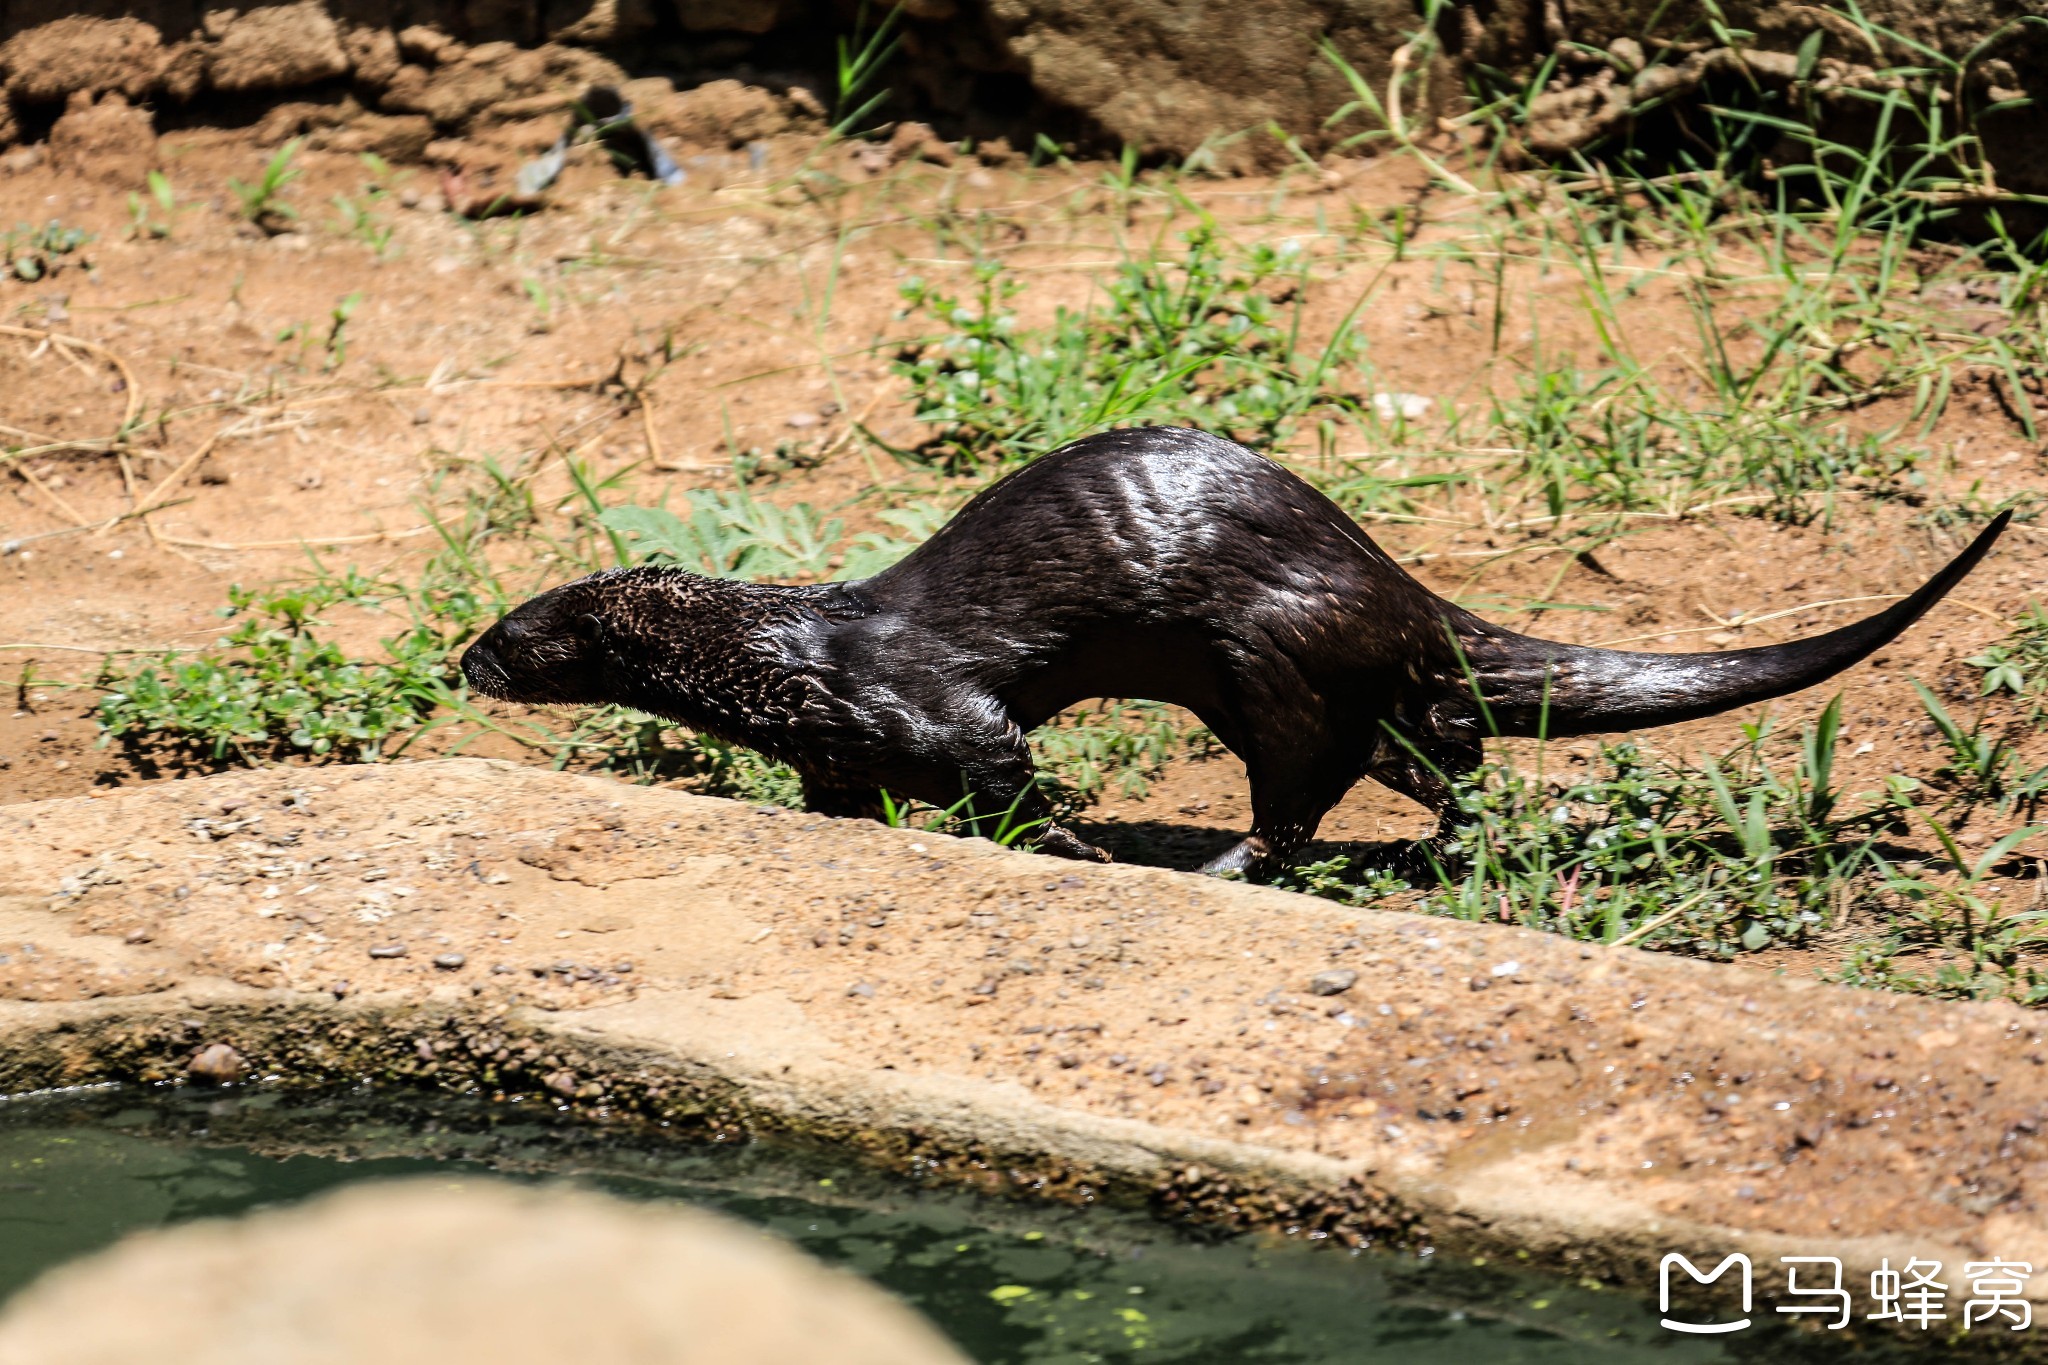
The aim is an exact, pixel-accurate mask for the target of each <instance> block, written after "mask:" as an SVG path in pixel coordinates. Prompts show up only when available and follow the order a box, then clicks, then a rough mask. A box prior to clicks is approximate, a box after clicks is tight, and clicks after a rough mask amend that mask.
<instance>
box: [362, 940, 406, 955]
mask: <svg viewBox="0 0 2048 1365" xmlns="http://www.w3.org/2000/svg"><path fill="white" fill-rule="evenodd" d="M370 956H371V957H404V956H405V945H404V944H403V943H380V944H378V945H377V946H376V947H374V948H372V949H370Z"/></svg>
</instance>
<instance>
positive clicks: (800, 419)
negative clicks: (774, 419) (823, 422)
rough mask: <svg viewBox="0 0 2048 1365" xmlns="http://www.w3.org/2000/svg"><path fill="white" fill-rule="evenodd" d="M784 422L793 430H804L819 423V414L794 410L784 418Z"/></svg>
mask: <svg viewBox="0 0 2048 1365" xmlns="http://www.w3.org/2000/svg"><path fill="white" fill-rule="evenodd" d="M782 424H783V425H784V426H786V427H789V428H791V429H793V430H796V431H803V430H806V429H807V428H810V427H814V426H816V425H818V414H817V413H815V412H792V413H791V414H790V415H789V416H787V417H785V418H784V419H783V420H782Z"/></svg>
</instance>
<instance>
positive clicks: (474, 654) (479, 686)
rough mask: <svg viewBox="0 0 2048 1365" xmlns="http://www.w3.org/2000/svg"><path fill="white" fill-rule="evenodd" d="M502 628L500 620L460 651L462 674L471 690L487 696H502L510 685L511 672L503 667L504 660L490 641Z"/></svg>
mask: <svg viewBox="0 0 2048 1365" xmlns="http://www.w3.org/2000/svg"><path fill="white" fill-rule="evenodd" d="M503 629H504V624H503V623H502V622H500V623H499V624H498V625H496V626H493V627H492V628H491V629H490V630H487V631H485V632H484V633H483V635H482V636H481V637H480V638H479V639H477V641H476V642H475V643H474V644H472V645H470V647H469V648H468V649H465V650H463V651H462V676H463V678H464V679H465V680H466V681H467V682H468V683H469V685H470V688H471V690H473V691H476V692H481V693H483V694H484V695H485V696H487V697H498V696H503V695H504V694H505V692H506V691H507V690H508V689H509V688H510V687H511V685H512V677H511V674H510V673H508V672H507V671H506V669H505V661H504V659H503V658H501V657H500V656H499V654H498V651H497V648H496V647H495V645H494V644H493V643H492V637H493V636H495V635H497V634H498V633H499V632H500V631H502V630H503Z"/></svg>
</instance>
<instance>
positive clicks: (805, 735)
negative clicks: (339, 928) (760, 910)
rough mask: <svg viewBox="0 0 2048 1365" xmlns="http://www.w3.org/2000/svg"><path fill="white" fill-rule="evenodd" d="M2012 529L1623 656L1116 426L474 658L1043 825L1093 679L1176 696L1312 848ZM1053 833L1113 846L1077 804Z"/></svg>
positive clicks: (1979, 552)
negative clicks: (1345, 801)
mask: <svg viewBox="0 0 2048 1365" xmlns="http://www.w3.org/2000/svg"><path fill="white" fill-rule="evenodd" d="M2004 526H2005V518H2004V517H2002V516H2001V517H2000V518H1999V519H1998V520H1997V521H1995V522H1993V523H1992V525H1991V526H1990V528H1989V529H1987V530H1986V531H1985V532H1984V534H1983V535H1981V536H1979V537H1978V539H1977V541H1976V543H1975V544H1973V545H1971V546H1970V548H1969V549H1967V550H1966V551H1964V552H1963V553H1962V554H1961V555H1960V556H1958V557H1957V558H1956V559H1955V560H1954V562H1952V563H1951V564H1949V565H1948V566H1947V567H1946V568H1945V569H1943V570H1942V571H1941V573H1939V574H1937V575H1936V576H1935V577H1934V578H1933V579H1932V580H1931V581H1929V582H1928V584H1927V585H1926V586H1925V587H1923V588H1921V589H1920V591H1919V592H1917V593H1915V594H1914V595H1913V596H1912V597H1910V598H1908V599H1907V600H1905V601H1903V602H1900V603H1899V604H1897V605H1896V606H1894V607H1892V608H1891V609H1890V610H1888V611H1885V612H1881V613H1879V614H1878V615H1876V616H1872V617H1869V618H1867V619H1865V620H1863V621H1860V622H1858V623H1856V624H1854V625H1851V626H1847V627H1844V628H1842V629H1840V630H1837V631H1833V632H1831V633H1829V634H1826V635H1821V636H1816V637H1814V638H1812V639H1808V640H1800V641H1795V642H1793V643H1790V644H1786V645H1777V646H1769V647H1765V648H1759V649H1741V650H1730V651H1727V652H1725V653H1720V654H1633V653H1622V652H1618V651H1614V650H1601V649H1585V648H1580V647H1577V646H1572V645H1562V644H1556V643H1552V642H1549V641H1543V640H1537V639H1532V638H1530V637H1528V636H1523V635H1517V634H1514V633H1513V632H1511V631H1507V630H1503V629H1501V628H1499V627H1497V626H1492V625H1489V624H1487V623H1486V622H1484V621H1481V620H1480V619H1479V618H1477V617H1475V616H1473V615H1471V614H1470V613H1469V612H1466V611H1463V610H1461V609H1459V608H1457V607H1455V606H1452V605H1451V604H1450V603H1448V602H1445V601H1444V600H1443V599H1442V598H1439V597H1437V596H1436V595H1435V594H1434V593H1431V592H1430V591H1429V590H1428V589H1426V588H1424V587H1423V586H1422V585H1421V584H1420V583H1418V582H1416V581H1415V579H1414V578H1412V577H1410V576H1409V575H1408V574H1407V573H1406V572H1405V571H1404V570H1403V569H1402V568H1401V567H1400V566H1399V565H1397V564H1396V563H1395V562H1394V561H1393V560H1392V559H1390V558H1389V557H1388V556H1387V555H1386V553H1385V552H1384V551H1382V550H1381V549H1380V548H1379V547H1378V546H1377V545H1375V544H1373V542H1372V540H1371V539H1370V538H1368V537H1367V536H1366V534H1365V532H1363V531H1362V530H1360V529H1359V528H1358V526H1357V525H1356V524H1355V523H1353V522H1352V521H1351V519H1350V518H1349V517H1347V516H1345V515H1344V513H1343V512H1342V511H1341V510H1340V509H1339V508H1338V507H1337V506H1336V505H1335V504H1333V503H1332V502H1330V501H1329V499H1327V498H1325V497H1324V496H1323V495H1322V494H1320V493H1318V492H1316V491H1315V490H1314V489H1313V488H1311V487H1309V486H1308V485H1307V484H1306V483H1304V482H1302V481H1301V480H1300V479H1298V478H1296V477H1295V476H1294V475H1292V474H1290V473H1288V472H1287V471H1286V470H1285V469H1282V468H1281V467H1280V466H1279V465H1277V464H1275V463H1273V462H1272V461H1270V460H1267V459H1265V458H1264V457H1262V456H1259V455H1257V454H1254V453H1253V452H1252V451H1249V450H1246V449H1245V448H1243V447H1242V446H1238V445H1234V444H1232V443H1231V442H1229V441H1224V440H1220V439H1218V438H1216V437H1213V436H1207V435H1203V434H1201V433H1199V432H1193V431H1185V430H1180V429H1178V428H1149V429H1142V430H1135V431H1113V432H1107V433H1104V434H1102V435H1099V436H1091V437H1089V438H1087V439H1085V440H1081V441H1076V442H1075V443H1074V444H1072V445H1070V446H1067V447H1065V448H1064V449H1061V450H1058V451H1055V452H1054V453H1052V454H1050V455H1047V456H1046V457H1045V458H1043V459H1041V460H1039V461H1037V462H1036V463H1034V464H1032V465H1030V466H1028V467H1027V468H1025V469H1023V470H1021V471H1019V472H1018V473H1016V474H1013V475H1011V476H1010V477H1009V478H1007V479H1004V480H1003V481H1002V482H1000V483H998V484H996V485H994V486H993V487H991V488H989V489H988V490H986V491H985V492H983V493H982V494H981V495H980V496H979V497H977V498H975V499H974V500H973V501H972V502H971V503H969V504H968V505H967V506H966V508H964V509H963V510H962V511H961V513H960V515H958V516H957V517H955V518H954V519H953V520H952V521H951V522H950V523H948V524H947V525H946V526H945V527H944V528H943V529H942V530H940V531H939V533H938V534H937V535H935V536H933V537H932V538H931V539H930V540H929V541H927V542H926V543H925V544H924V545H923V546H922V547H920V548H919V549H918V550H917V551H916V553H914V554H912V555H911V556H910V557H909V558H907V559H905V560H904V561H903V562H902V563H900V564H898V565H896V566H895V567H894V568H892V569H889V570H888V571H886V572H884V573H881V574H878V575H876V576H875V577H873V578H870V579H866V580H864V581H861V582H856V583H831V584H821V585H817V586H811V587H764V586H759V585H753V584H745V583H735V582H730V581H726V580H719V579H708V578H703V577H699V576H697V575H695V574H690V573H685V572H682V571H681V570H677V569H662V568H639V569H629V570H621V571H613V572H610V573H602V574H596V575H593V576H591V577H589V578H584V579H581V580H579V581H577V582H574V583H570V584H567V585H565V586H563V587H560V588H556V589H555V590H553V591H552V592H548V593H545V594H543V595H541V596H539V597H537V598H535V599H534V600H532V601H531V602H528V603H526V604H524V605H523V606H521V607H519V608H518V609H517V610H515V611H513V612H511V613H510V614H508V615H507V616H506V617H505V618H504V619H503V620H501V621H500V622H498V624H497V625H495V626H493V627H492V628H491V629H490V630H489V631H488V632H487V633H485V635H484V636H483V637H482V638H481V639H479V640H478V641H477V642H476V643H475V644H474V645H472V646H471V647H470V650H469V652H468V653H467V654H466V655H465V656H464V657H463V661H462V666H463V671H464V673H465V674H466V676H467V677H468V679H469V682H470V686H471V687H473V688H475V689H476V690H477V691H478V692H481V693H484V694H486V695H488V696H493V697H501V698H507V699H510V700H514V701H524V702H539V703H566V704H593V703H600V702H618V703H623V704H625V705H628V706H635V707H639V708H640V709H642V710H645V711H650V712H653V713H654V714H657V715H661V716H666V717H668V718H670V719H672V720H675V721H677V722H680V723H681V724H683V725H686V726H690V727H692V728H695V729H700V730H707V731H710V732H711V733H713V734H717V735H720V736H723V737H724V738H726V739H728V740H732V741H734V742H737V743H740V744H744V745H748V746H750V747H752V748H756V749H759V750H761V751H763V752H765V753H767V754H770V755H772V756H773V757H775V758H779V759H782V760H784V761H785V762H788V763H790V764H792V765H794V766H795V767H796V768H797V769H798V771H799V772H801V773H802V774H803V780H804V794H805V798H806V800H807V801H808V802H809V803H810V806H811V808H812V809H813V810H817V811H821V812H824V813H826V814H830V815H868V816H874V815H877V814H878V813H879V810H880V793H881V792H882V791H884V790H887V791H890V792H893V793H898V794H900V795H903V796H910V797H915V798H917V799H918V800H921V801H926V802H930V803H931V804H933V805H936V806H942V807H946V806H953V805H955V804H956V803H958V802H959V801H960V799H961V796H962V794H963V791H964V792H968V793H972V795H973V796H974V798H975V808H976V809H977V810H979V811H981V812H984V813H986V812H1002V811H1013V812H1014V818H1020V819H1022V820H1026V821H1032V820H1041V819H1044V818H1045V816H1046V810H1045V807H1044V803H1043V801H1042V799H1041V798H1040V797H1039V796H1038V794H1037V793H1036V792H1035V791H1034V790H1033V787H1032V763H1031V753H1030V750H1029V749H1028V748H1027V746H1026V744H1025V735H1026V733H1027V732H1029V731H1030V730H1031V729H1032V728H1033V727H1035V726H1037V725H1040V724H1043V723H1044V722H1045V721H1047V720H1049V719H1051V718H1052V717H1053V716H1054V715H1056V714H1058V713H1059V712H1060V711H1062V710H1064V709H1065V708H1067V707H1069V706H1072V705H1074V704H1075V703H1076V702H1080V701H1084V700H1086V699H1088V698H1091V697H1144V698H1151V699H1154V700H1158V701H1166V702H1173V703H1176V704H1178V705H1181V706H1185V707H1187V708H1188V709H1189V710H1191V711H1193V712H1194V713H1195V714H1196V715H1197V716H1199V717H1200V718H1201V720H1202V722H1203V723H1204V724H1205V725H1207V726H1208V727H1209V728H1210V729H1211V730H1212V731H1214V732H1215V734H1216V736H1217V738H1218V739H1220V740H1222V742H1223V743H1224V744H1226V745H1228V746H1229V747H1230V749H1231V751H1232V752H1234V753H1236V754H1237V755H1238V756H1239V757H1240V758H1242V759H1243V760H1244V762H1245V766H1246V768H1247V770H1248V775H1249V777H1250V780H1251V791H1252V829H1251V834H1250V836H1249V837H1248V838H1246V839H1245V840H1244V841H1243V842H1241V843H1239V844H1238V845H1236V846H1235V847H1233V848H1232V849H1230V850H1229V851H1228V852H1226V853H1225V854H1223V855H1222V856H1221V857H1219V858H1217V859H1216V860H1215V861H1214V862H1212V863H1211V864H1210V865H1209V869H1208V870H1210V871H1224V870H1230V869H1238V870H1243V871H1247V872H1250V871H1256V870H1259V869H1260V868H1261V867H1263V866H1268V865H1271V864H1273V863H1276V862H1280V861H1284V860H1285V859H1286V858H1287V857H1288V856H1289V855H1291V854H1292V853H1294V852H1295V851H1296V850H1297V849H1299V848H1300V847H1301V845H1302V844H1304V843H1305V842H1306V841H1307V840H1308V839H1309V838H1310V836H1312V835H1313V834H1314V832H1315V829H1316V825H1317V824H1318V822H1320V821H1321V819H1322V818H1323V816H1324V814H1325V813H1326V812H1328V810H1329V809H1330V807H1332V806H1333V805H1335V804H1336V803H1337V802H1338V800H1339V799H1341V798H1342V797H1343V795H1344V793H1345V792H1346V791H1347V790H1348V789H1349V788H1350V787H1351V785H1352V784H1353V783H1355V782H1356V781H1358V779H1359V778H1360V777H1372V778H1375V779H1377V780H1379V781H1380V782H1383V783H1385V784H1386V785H1387V786H1389V787H1392V788H1393V789H1394V790H1396V791H1399V792H1402V793H1405V794H1406V795H1408V796H1411V797H1413V798H1415V799H1416V800H1417V801H1420V802H1421V803H1423V804H1424V805H1425V806H1428V807H1429V808H1431V809H1432V810H1434V811H1436V812H1437V813H1438V814H1439V815H1440V816H1441V815H1443V814H1444V813H1446V812H1447V810H1448V807H1449V794H1448V793H1447V791H1446V790H1445V787H1444V784H1443V782H1442V781H1441V780H1440V779H1439V777H1438V776H1437V774H1439V773H1457V772H1463V771H1469V770H1470V769H1471V768H1473V767H1474V766H1476V765H1477V764H1478V762H1479V759H1480V741H1481V738H1482V737H1483V736H1484V735H1485V734H1486V733H1488V732H1489V731H1492V732H1497V733H1500V734H1507V735H1531V734H1535V733H1537V731H1538V728H1539V726H1541V727H1542V728H1543V729H1544V730H1545V731H1546V732H1547V733H1549V734H1551V735H1569V734H1586V733H1592V732H1596V731H1607V730H1620V729H1632V728H1639V727H1643V726H1650V725H1663V724H1668V723H1670V722H1673V721H1678V720H1685V719H1689V718H1691V717H1695V716H1704V715H1709V714H1712V713H1714V712H1717V711H1724V710H1727V709H1729V708H1731V707H1736V706H1742V705H1745V704H1748V703H1751V702H1756V701H1762V700H1765V699H1767V698H1770V697H1775V696H1779V695H1781V694H1783V693H1786V692H1791V691H1794V690H1796V689H1798V688H1801V687H1805V686H1808V685H1810V684H1812V683H1815V682H1818V681H1820V680H1821V679H1822V678H1825V677H1827V676H1828V675H1829V674H1831V673H1834V672H1837V671H1839V670H1840V669H1843V668H1846V667H1848V666H1849V665H1850V664H1852V663H1854V662H1856V661H1857V660H1858V659H1861V658H1863V657H1864V656H1865V655H1867V654H1869V653H1870V652H1871V651H1872V650H1875V649H1877V648H1879V647H1880V646H1882V645H1883V644H1884V643H1885V642H1886V641H1888V640H1891V639H1892V638H1893V637H1895V636H1897V635H1898V634H1899V633H1900V632H1901V631H1903V630H1904V629H1905V628H1906V627H1907V626H1908V625H1910V624H1911V623H1912V622H1913V621H1914V620H1915V619H1917V618H1918V617H1919V616H1920V614H1921V613H1922V612H1924V611H1926V610H1927V608H1928V607H1930V606H1932V605H1933V604H1934V602H1935V601H1937V600H1939V598H1940V597H1941V595H1942V594H1943V593H1945V592H1947V591H1948V590H1949V588H1951V587H1953V586H1954V585H1955V583H1956V582H1957V581H1958V580H1960V579H1961V578H1962V576H1963V575H1964V574H1965V573H1967V572H1969V570H1970V568H1971V567H1972V566H1974V565H1975V564H1976V562H1977V561H1978V560H1979V559H1981V558H1982V557H1983V555H1984V553H1985V552H1986V551H1987V550H1988V549H1989V548H1990V547H1991V544H1992V542H1993V541H1995V540H1996V539H1997V538H1998V535H1999V533H2000V532H2001V531H2002V530H2003V529H2004ZM1468 672H1469V676H1468ZM1475 683H1476V684H1477V690H1478V692H1479V694H1480V695H1481V696H1483V697H1484V698H1485V705H1484V706H1483V707H1482V706H1481V705H1480V704H1479V703H1478V702H1476V701H1475V700H1474V695H1473V692H1474V684H1475ZM1039 846H1040V847H1041V848H1044V849H1047V850H1048V851H1051V852H1054V853H1060V854H1064V855H1067V856H1071V857H1096V858H1099V857H1103V856H1104V855H1103V854H1101V853H1100V851H1099V850H1097V849H1095V848H1093V847H1092V846H1090V845H1088V844H1086V843H1084V842H1083V841H1082V840H1080V839H1079V838H1078V837H1076V836H1075V835H1074V834H1072V833H1071V832H1069V831H1067V830H1065V829H1061V828H1059V827H1057V826H1052V825H1047V826H1045V827H1044V828H1043V829H1042V830H1041V832H1040V837H1039Z"/></svg>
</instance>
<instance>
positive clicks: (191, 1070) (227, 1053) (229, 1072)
mask: <svg viewBox="0 0 2048 1365" xmlns="http://www.w3.org/2000/svg"><path fill="white" fill-rule="evenodd" d="M245 1070H247V1066H246V1064H245V1063H244V1062H243V1061H242V1054H241V1053H239V1052H237V1051H235V1050H234V1049H233V1048H231V1047H229V1046H228V1045H227V1044H226V1043H208V1044H207V1045H206V1046H205V1047H203V1048H201V1049H199V1051H198V1052H197V1053H196V1054H195V1055H194V1056H193V1058H192V1060H191V1062H189V1063H188V1064H187V1065H186V1067H185V1074H186V1075H188V1076H190V1077H191V1078H192V1079H193V1080H195V1081H198V1082H200V1083H201V1084H204V1085H228V1084H231V1083H232V1082H235V1081H238V1080H240V1079H242V1072H243V1071H245Z"/></svg>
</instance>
